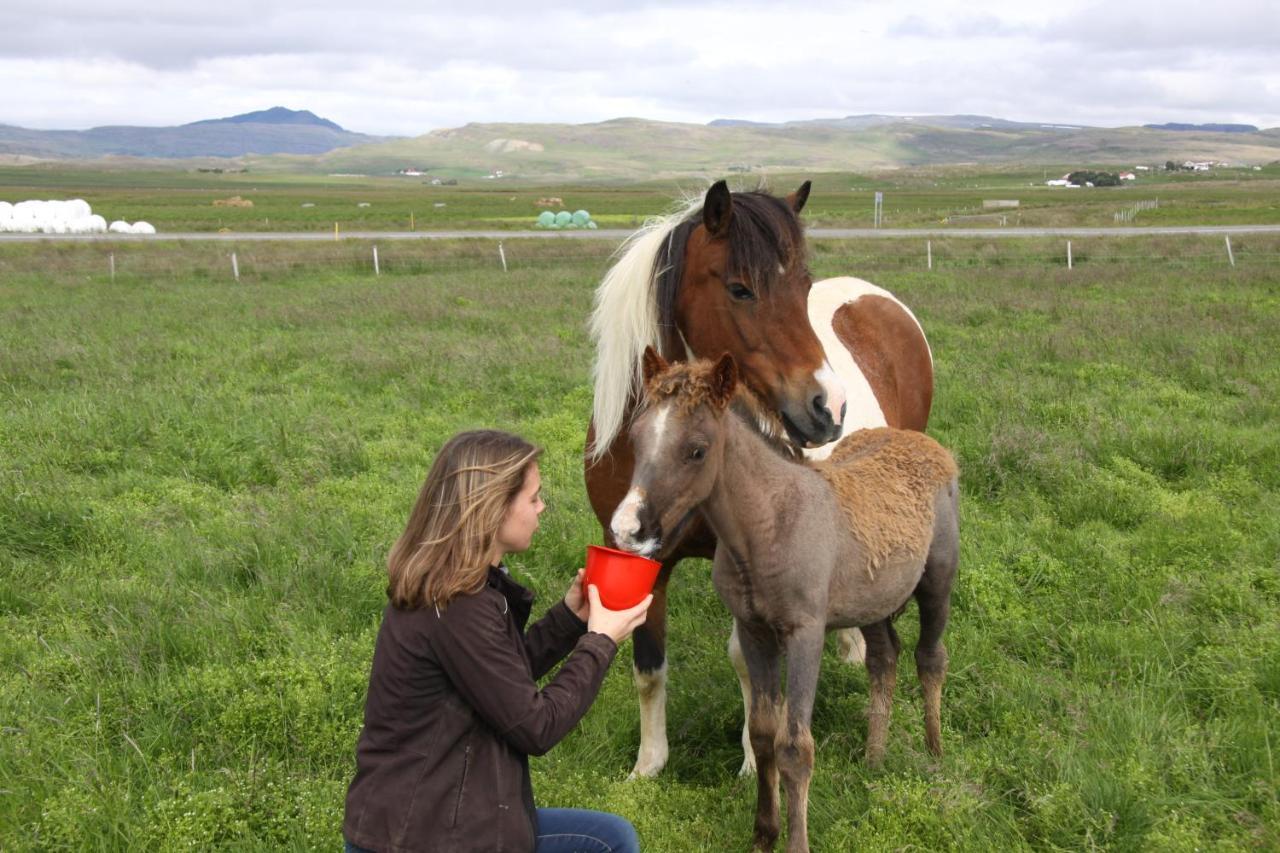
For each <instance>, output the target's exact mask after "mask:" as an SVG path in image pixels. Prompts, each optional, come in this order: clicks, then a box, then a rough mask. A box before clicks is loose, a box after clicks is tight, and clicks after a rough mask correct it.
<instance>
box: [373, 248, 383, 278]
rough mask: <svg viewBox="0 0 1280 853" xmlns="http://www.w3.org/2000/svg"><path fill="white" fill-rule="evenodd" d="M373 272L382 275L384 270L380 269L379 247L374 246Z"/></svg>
mask: <svg viewBox="0 0 1280 853" xmlns="http://www.w3.org/2000/svg"><path fill="white" fill-rule="evenodd" d="M373 274H374V275H382V271H381V270H379V269H378V247H377V246H374V247H373Z"/></svg>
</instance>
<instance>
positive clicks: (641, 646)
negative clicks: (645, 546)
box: [630, 563, 675, 779]
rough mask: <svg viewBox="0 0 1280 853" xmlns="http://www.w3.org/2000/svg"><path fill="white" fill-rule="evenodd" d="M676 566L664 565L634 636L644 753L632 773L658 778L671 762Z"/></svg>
mask: <svg viewBox="0 0 1280 853" xmlns="http://www.w3.org/2000/svg"><path fill="white" fill-rule="evenodd" d="M673 568H675V564H674V563H671V564H669V565H668V564H665V563H664V564H663V566H662V570H661V571H660V572H659V573H658V580H657V582H656V583H655V584H654V586H653V602H652V603H651V604H650V605H649V611H648V613H646V614H645V620H644V624H643V625H641V626H640V627H639V628H636V630H635V632H634V633H633V634H632V635H631V652H632V657H633V659H634V661H635V672H634V675H635V684H636V693H637V694H638V695H639V699H640V750H639V752H638V754H637V755H636V765H635V767H634V768H632V770H631V777H630V778H632V779H634V778H636V777H637V776H657V775H658V772H659V771H661V770H662V768H663V767H665V766H666V763H667V651H666V649H667V581H669V580H670V579H671V570H672V569H673Z"/></svg>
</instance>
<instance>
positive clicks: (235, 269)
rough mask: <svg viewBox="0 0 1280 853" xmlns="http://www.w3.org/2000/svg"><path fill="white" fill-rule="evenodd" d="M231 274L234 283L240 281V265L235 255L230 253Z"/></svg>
mask: <svg viewBox="0 0 1280 853" xmlns="http://www.w3.org/2000/svg"><path fill="white" fill-rule="evenodd" d="M231 274H232V275H234V276H235V277H236V281H239V280H240V263H239V262H238V261H237V260H236V253H235V252H232V253H231Z"/></svg>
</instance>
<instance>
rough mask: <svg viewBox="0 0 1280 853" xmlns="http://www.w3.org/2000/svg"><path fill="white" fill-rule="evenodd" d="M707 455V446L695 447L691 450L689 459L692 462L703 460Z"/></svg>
mask: <svg viewBox="0 0 1280 853" xmlns="http://www.w3.org/2000/svg"><path fill="white" fill-rule="evenodd" d="M706 455H707V449H706V448H705V447H695V448H693V449H692V450H690V451H689V460H690V461H691V462H701V461H702V458H703V457H704V456H706Z"/></svg>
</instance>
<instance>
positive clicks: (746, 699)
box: [729, 622, 756, 776]
mask: <svg viewBox="0 0 1280 853" xmlns="http://www.w3.org/2000/svg"><path fill="white" fill-rule="evenodd" d="M729 660H730V661H732V662H733V669H734V671H735V672H737V673H738V686H740V687H741V688H742V768H741V769H740V770H739V771H738V775H739V776H753V775H755V772H756V751H755V750H754V749H752V747H751V726H750V722H751V675H750V673H748V672H747V659H746V658H745V657H743V656H742V644H741V643H740V642H738V623H737V622H734V623H733V631H732V632H730V634H729Z"/></svg>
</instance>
